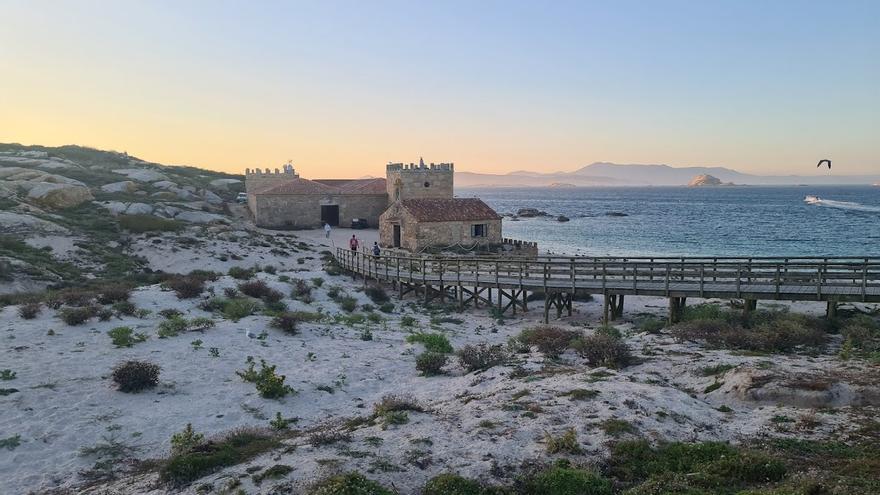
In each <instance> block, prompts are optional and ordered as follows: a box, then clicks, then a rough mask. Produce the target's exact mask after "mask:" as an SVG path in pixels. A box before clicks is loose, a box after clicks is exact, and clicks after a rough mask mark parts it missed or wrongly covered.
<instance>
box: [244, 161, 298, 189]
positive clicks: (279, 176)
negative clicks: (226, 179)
mask: <svg viewBox="0 0 880 495" xmlns="http://www.w3.org/2000/svg"><path fill="white" fill-rule="evenodd" d="M298 178H299V174H298V173H296V172H295V171H294V170H293V168H288V167H287V166H285V167H284V169H283V170H278V169H277V168H276V169H275V171H274V172H272V171H270V170H269V169H268V168H267V169H265V170H260V169H253V170H252V169H246V170H245V173H244V190H245V191H246V192H247V193H252V192H255V191H259V190H261V189H267V188H269V187H272V186H276V185H278V184H285V183H287V182H291V181H293V180H295V179H298Z"/></svg>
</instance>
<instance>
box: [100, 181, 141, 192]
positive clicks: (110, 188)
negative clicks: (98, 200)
mask: <svg viewBox="0 0 880 495" xmlns="http://www.w3.org/2000/svg"><path fill="white" fill-rule="evenodd" d="M137 188H138V186H137V184H135V183H134V182H132V181H130V180H124V181H121V182H112V183H110V184H104V185H103V186H101V190H102V191H104V192H108V193H133V192H135V191H137Z"/></svg>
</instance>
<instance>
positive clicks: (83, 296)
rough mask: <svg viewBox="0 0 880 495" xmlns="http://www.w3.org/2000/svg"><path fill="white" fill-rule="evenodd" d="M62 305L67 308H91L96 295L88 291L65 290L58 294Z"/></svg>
mask: <svg viewBox="0 0 880 495" xmlns="http://www.w3.org/2000/svg"><path fill="white" fill-rule="evenodd" d="M56 296H57V297H58V299H60V301H61V303H62V304H65V305H67V306H76V307H82V306H90V305H91V304H92V300H93V299H94V298H95V293H94V292H92V291H90V290H87V289H64V290H62V291H60V292H58V294H56Z"/></svg>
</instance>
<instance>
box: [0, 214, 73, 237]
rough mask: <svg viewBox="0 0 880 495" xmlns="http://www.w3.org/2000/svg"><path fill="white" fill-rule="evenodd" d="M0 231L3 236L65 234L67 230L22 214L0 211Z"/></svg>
mask: <svg viewBox="0 0 880 495" xmlns="http://www.w3.org/2000/svg"><path fill="white" fill-rule="evenodd" d="M0 231H2V232H3V233H5V234H23V233H35V232H39V233H51V234H66V233H68V230H67V229H66V228H64V227H62V226H60V225H57V224H55V223H52V222H49V221H47V220H43V219H41V218H37V217H35V216H31V215H25V214H22V213H14V212H11V211H0Z"/></svg>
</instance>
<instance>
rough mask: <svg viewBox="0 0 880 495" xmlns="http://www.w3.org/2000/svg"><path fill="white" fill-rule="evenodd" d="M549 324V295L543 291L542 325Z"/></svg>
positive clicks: (545, 290)
mask: <svg viewBox="0 0 880 495" xmlns="http://www.w3.org/2000/svg"><path fill="white" fill-rule="evenodd" d="M548 323H550V293H549V292H547V289H546V288H545V289H544V324H545V325H546V324H548Z"/></svg>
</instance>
